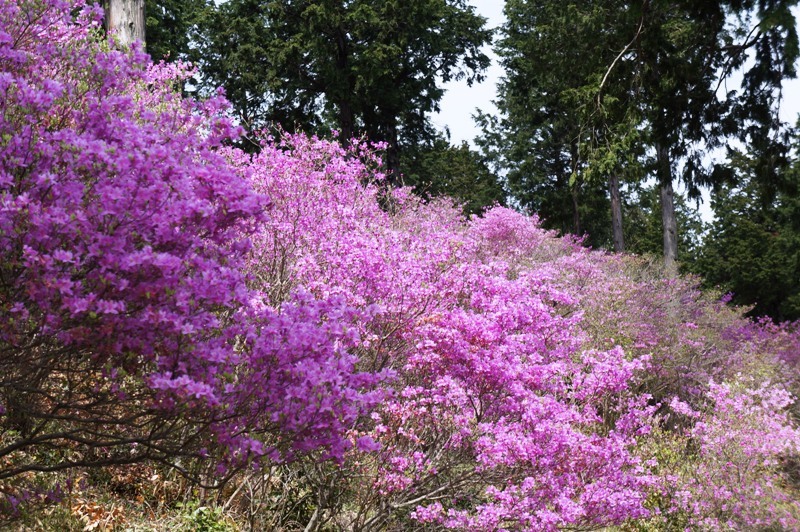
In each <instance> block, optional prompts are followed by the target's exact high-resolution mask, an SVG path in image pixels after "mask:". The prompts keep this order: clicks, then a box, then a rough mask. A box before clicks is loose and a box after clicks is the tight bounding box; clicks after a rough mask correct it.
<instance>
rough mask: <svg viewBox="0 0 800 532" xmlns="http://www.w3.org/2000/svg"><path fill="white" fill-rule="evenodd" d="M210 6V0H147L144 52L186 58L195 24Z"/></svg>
mask: <svg viewBox="0 0 800 532" xmlns="http://www.w3.org/2000/svg"><path fill="white" fill-rule="evenodd" d="M211 6H213V2H211V1H210V0H156V1H151V0H148V1H146V2H145V5H144V8H145V22H146V31H145V38H146V39H147V53H149V54H150V56H151V57H152V58H153V60H154V61H159V60H161V59H167V60H169V61H174V60H176V59H187V58H188V57H189V55H190V50H191V45H192V41H193V39H197V28H198V25H199V24H200V23H201V22H202V20H203V16H204V15H205V14H207V12H208V10H209V9H210V8H211Z"/></svg>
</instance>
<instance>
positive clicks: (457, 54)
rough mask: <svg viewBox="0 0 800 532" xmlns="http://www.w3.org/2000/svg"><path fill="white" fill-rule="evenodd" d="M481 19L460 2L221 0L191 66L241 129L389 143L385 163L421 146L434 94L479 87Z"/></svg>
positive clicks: (395, 164) (395, 163)
mask: <svg viewBox="0 0 800 532" xmlns="http://www.w3.org/2000/svg"><path fill="white" fill-rule="evenodd" d="M490 38H491V32H490V30H488V29H486V28H485V19H484V18H483V17H481V16H479V15H477V14H476V13H475V9H474V7H472V6H470V5H469V4H467V2H466V1H464V0H388V1H383V0H381V1H376V0H356V1H341V0H333V1H331V0H328V1H309V0H303V1H299V2H297V1H292V2H290V1H276V0H272V1H267V0H262V1H255V0H230V1H228V2H225V3H223V4H221V5H220V6H218V7H217V9H216V10H215V11H214V12H213V14H211V15H210V16H209V17H208V19H207V20H206V25H205V27H204V34H203V40H202V42H201V45H200V47H199V55H198V56H197V60H198V64H199V65H200V67H201V69H202V73H203V76H204V80H203V83H204V84H205V86H207V87H213V86H216V85H220V86H222V87H224V88H225V90H226V93H227V95H228V97H229V98H230V100H231V102H232V103H233V105H234V107H235V109H236V111H237V114H238V115H239V117H240V118H241V120H242V122H243V123H244V124H245V125H246V126H247V127H248V128H250V129H255V128H259V127H264V126H279V127H280V128H282V129H283V130H284V131H289V132H291V131H305V132H311V133H313V132H324V131H327V130H329V129H336V130H338V132H339V135H340V138H341V139H342V140H343V141H344V142H348V141H349V139H351V138H352V137H357V136H361V135H364V136H366V137H367V138H369V139H370V140H371V141H374V142H385V143H387V149H386V164H387V166H388V168H389V170H390V172H391V173H397V172H398V170H399V168H400V153H401V152H402V151H403V150H404V149H406V148H414V147H416V146H420V145H421V144H423V143H424V142H425V141H428V140H430V139H431V138H432V137H433V136H434V135H435V133H434V130H433V128H432V126H431V123H430V118H429V115H430V113H431V112H433V111H435V110H437V109H438V105H439V101H440V100H441V97H442V94H443V89H442V88H441V85H442V83H444V82H447V81H449V80H451V79H466V80H467V81H468V82H469V83H471V82H472V81H476V80H480V79H481V77H482V73H483V71H484V69H485V68H486V67H487V66H488V64H489V59H488V57H487V56H486V55H485V54H484V53H483V52H482V51H481V46H483V45H484V44H487V43H488V42H489V41H490Z"/></svg>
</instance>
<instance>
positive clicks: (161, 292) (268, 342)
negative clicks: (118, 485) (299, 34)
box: [0, 0, 383, 506]
mask: <svg viewBox="0 0 800 532" xmlns="http://www.w3.org/2000/svg"><path fill="white" fill-rule="evenodd" d="M76 13H77V16H76V15H75V14H76ZM99 17H100V13H99V10H98V9H97V8H96V7H92V6H88V5H86V4H84V3H83V2H63V1H58V0H47V1H30V2H16V1H6V0H3V1H0V72H1V73H0V111H1V112H0V253H2V260H0V464H2V465H0V480H2V479H7V478H12V477H18V476H20V475H22V474H24V473H26V472H33V471H38V472H53V471H59V470H63V469H69V468H73V467H76V466H103V465H110V464H120V463H123V464H124V463H133V462H138V461H144V460H148V461H160V462H163V463H166V464H169V465H170V466H172V467H176V468H179V469H180V470H181V471H182V472H183V473H184V474H186V475H189V476H203V478H204V479H205V481H206V483H208V484H214V483H215V481H216V480H218V479H224V478H225V477H226V475H227V474H228V473H230V472H231V471H234V470H236V469H237V468H239V467H241V466H243V465H245V464H246V463H248V462H249V461H251V460H259V459H263V460H267V461H276V460H287V459H290V458H292V457H293V456H294V455H296V454H298V453H301V454H302V453H309V452H312V451H315V450H318V449H321V451H320V452H321V453H322V455H323V456H324V457H332V458H336V459H341V457H342V456H343V454H344V452H345V450H346V449H348V448H349V446H350V440H349V439H348V438H347V431H349V430H350V429H351V428H352V425H353V423H354V422H355V420H357V419H358V418H359V417H360V416H362V415H363V414H364V413H366V412H368V411H369V410H370V408H371V407H372V406H373V405H374V404H375V403H376V402H377V401H378V400H379V399H380V397H381V395H380V393H378V392H377V391H376V388H375V386H376V384H377V383H378V382H379V381H380V380H381V379H382V378H383V375H381V374H379V373H378V372H371V373H364V372H359V371H357V370H356V369H355V365H356V362H357V360H356V359H357V357H356V355H355V354H354V353H353V350H354V349H355V348H356V346H357V345H358V344H359V338H358V329H357V327H355V326H354V325H353V324H354V323H360V322H362V321H364V320H365V319H367V318H368V316H369V312H367V311H364V310H360V309H357V308H354V307H352V306H351V305H348V304H347V302H345V301H344V300H343V299H342V298H341V297H330V298H317V299H315V298H313V297H309V296H307V295H303V293H302V292H301V291H297V292H296V293H295V294H293V295H292V296H291V297H289V298H287V299H286V300H285V301H283V302H282V304H281V305H279V306H271V305H269V304H267V303H265V300H266V299H267V296H266V295H265V294H262V293H261V292H260V291H257V290H254V289H252V288H251V287H250V286H249V285H248V282H249V276H248V275H247V274H246V269H245V268H244V260H243V256H244V254H245V253H246V251H247V250H248V249H249V247H250V245H251V244H250V241H249V238H248V235H249V234H251V233H252V231H253V229H254V227H255V226H256V224H258V223H259V222H260V221H261V220H263V219H265V216H266V212H267V211H268V207H269V198H268V196H266V195H263V194H258V193H255V192H254V191H253V188H252V187H251V185H250V182H249V180H247V179H242V176H241V173H240V169H238V168H234V167H232V166H231V165H230V164H229V162H228V160H227V158H226V148H223V146H222V141H223V140H224V139H226V138H229V137H230V136H231V135H233V134H235V133H236V128H235V127H234V126H233V125H232V123H231V122H230V120H229V119H227V118H226V117H225V109H226V104H225V101H224V99H222V98H214V99H211V100H208V101H205V102H201V103H198V102H194V101H191V100H187V99H183V98H182V97H181V96H180V95H179V94H178V93H177V92H176V91H175V90H174V89H173V88H172V87H173V85H174V83H175V81H176V79H180V77H181V76H183V75H185V72H186V69H185V68H184V67H183V66H180V65H179V66H177V67H170V66H165V65H151V64H150V63H149V59H148V57H147V56H146V55H144V54H143V53H142V52H141V51H140V50H138V49H137V48H134V49H133V50H131V51H128V52H122V51H117V50H113V49H111V48H110V47H109V46H108V45H107V44H106V43H105V42H102V41H100V40H97V39H96V38H95V37H94V35H95V33H96V29H97V28H98V27H99V26H98V25H99V20H100V19H99ZM23 476H24V475H23ZM13 500H19V497H17V498H16V499H11V498H9V501H12V502H13ZM11 506H13V504H11Z"/></svg>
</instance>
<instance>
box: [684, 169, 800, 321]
mask: <svg viewBox="0 0 800 532" xmlns="http://www.w3.org/2000/svg"><path fill="white" fill-rule="evenodd" d="M733 162H734V165H735V168H736V170H737V173H738V175H739V179H740V185H739V186H735V187H734V186H726V187H723V188H722V189H721V191H720V193H719V194H717V195H716V197H715V199H714V201H713V208H714V214H715V223H714V224H713V226H712V228H711V231H710V232H709V234H708V236H707V237H706V239H705V240H704V243H703V249H702V255H701V257H700V259H699V261H698V263H697V265H696V267H695V269H696V271H697V272H698V273H700V274H701V275H702V276H703V277H704V278H705V283H706V284H707V285H708V286H720V287H721V288H722V289H723V290H725V291H729V292H732V293H733V294H734V296H733V301H734V302H735V303H737V304H740V305H748V306H752V310H751V311H750V314H751V315H753V316H769V317H771V318H772V319H774V320H778V321H782V320H796V319H800V197H798V194H797V190H798V184H800V162H798V161H795V163H794V166H793V167H792V168H791V170H789V171H787V172H784V173H783V175H782V183H781V186H780V187H779V188H778V189H773V188H772V187H770V186H766V185H765V184H764V182H763V181H759V180H758V179H757V177H756V171H757V165H758V161H757V160H756V159H754V158H753V157H745V156H742V155H741V154H735V155H734V157H733Z"/></svg>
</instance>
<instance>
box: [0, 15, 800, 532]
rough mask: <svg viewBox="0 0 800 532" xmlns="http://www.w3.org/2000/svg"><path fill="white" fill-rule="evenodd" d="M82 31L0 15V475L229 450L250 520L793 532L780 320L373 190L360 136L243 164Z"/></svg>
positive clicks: (138, 56)
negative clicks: (244, 485) (756, 319)
mask: <svg viewBox="0 0 800 532" xmlns="http://www.w3.org/2000/svg"><path fill="white" fill-rule="evenodd" d="M76 13H77V16H75V14H76ZM98 17H99V13H98V11H97V10H96V8H92V7H88V6H86V5H85V4H84V3H82V2H75V1H72V2H65V1H59V0H46V1H31V2H14V1H8V0H0V66H2V74H0V93H1V94H2V98H0V109H2V116H0V187H2V188H0V250H1V252H2V254H3V257H2V261H0V281H1V282H0V309H1V310H2V312H0V366H1V367H2V371H0V481H2V480H3V479H16V478H20V477H23V476H25V475H24V474H26V473H30V472H34V471H36V472H50V471H58V470H60V469H68V468H72V467H81V466H86V467H88V466H95V467H97V466H103V465H106V464H115V463H133V462H137V461H158V462H162V463H165V464H167V465H169V466H170V467H173V468H177V469H178V470H179V471H181V472H182V473H183V474H185V475H187V476H190V477H193V478H195V479H196V480H200V481H202V482H203V483H204V484H207V485H208V484H211V485H213V484H215V483H221V482H224V481H226V480H230V479H232V480H231V481H232V482H236V481H237V478H239V477H237V476H236V475H237V472H239V471H241V470H242V468H244V467H246V466H252V468H251V469H250V472H249V473H248V474H250V475H255V474H258V471H259V470H263V471H264V473H263V474H264V475H265V477H264V478H268V479H269V481H268V482H266V481H265V482H264V484H265V485H268V486H278V485H279V484H281V485H283V486H284V488H282V489H283V490H284V491H283V492H281V493H280V494H272V497H271V498H270V497H267V498H266V499H267V500H278V499H283V498H286V497H288V498H291V497H297V498H298V499H297V500H291V501H289V502H288V503H287V502H286V501H284V502H282V503H281V506H280V507H281V508H293V510H292V511H291V512H289V511H288V510H287V512H286V513H285V514H279V515H270V516H268V517H264V518H263V522H265V523H267V522H268V523H269V527H272V528H279V527H290V526H297V523H302V525H301V526H302V527H305V528H306V529H308V530H316V529H320V528H321V527H323V526H329V527H334V528H341V529H354V530H366V529H370V530H373V529H429V530H441V529H453V530H486V531H490V530H491V531H495V530H498V531H499V530H557V529H562V528H581V529H589V528H601V527H620V528H623V529H636V528H639V529H648V528H650V529H663V528H670V527H671V528H677V527H690V528H691V527H695V528H703V529H748V528H749V529H752V528H755V527H770V526H772V527H783V528H787V529H791V528H796V527H798V526H800V521H799V519H800V507H799V506H798V503H797V500H798V496H797V486H796V485H794V484H793V483H792V480H791V476H790V474H789V473H790V472H791V468H792V464H794V463H796V460H797V459H798V456H799V455H800V432H798V429H797V424H796V418H794V417H793V415H792V414H791V408H792V405H793V403H794V397H795V395H794V394H793V391H794V390H797V382H796V380H795V375H796V373H797V368H796V364H797V352H798V351H797V346H798V345H800V335H798V332H797V329H796V328H795V327H792V326H773V325H771V324H766V323H752V322H749V321H747V320H744V319H743V318H742V317H741V316H740V313H739V312H738V311H736V310H734V309H729V308H728V307H726V306H725V305H724V304H722V303H721V302H720V301H718V300H717V298H716V297H714V296H711V295H708V294H703V293H701V292H699V291H698V290H697V289H696V287H695V285H696V283H695V281H694V280H692V279H690V278H678V279H672V278H665V277H664V276H663V275H662V274H661V272H660V271H658V269H657V268H654V267H652V266H651V265H647V264H646V263H645V261H644V260H642V259H637V258H633V257H624V256H613V255H608V254H603V253H599V252H594V251H590V250H587V249H585V248H583V247H582V246H581V244H580V242H579V241H578V240H576V239H574V238H559V237H557V236H556V235H554V234H552V233H549V232H547V231H544V230H543V229H541V227H540V225H539V223H538V220H537V219H536V218H535V217H525V216H523V215H520V214H519V213H516V212H514V211H512V210H509V209H505V208H499V207H498V208H494V209H491V210H489V211H488V212H487V213H486V214H485V215H484V216H483V217H481V218H473V219H471V220H465V219H464V218H463V217H462V216H461V215H460V214H459V210H458V209H457V207H454V206H452V205H450V204H448V203H447V202H445V201H436V202H430V203H424V202H422V201H421V200H419V199H417V198H415V197H413V196H411V195H410V194H409V193H408V191H407V190H403V189H401V190H394V191H390V190H387V186H386V183H385V180H384V178H383V176H382V175H381V173H380V166H381V163H380V160H379V159H378V158H377V157H376V156H375V151H374V150H375V147H373V146H370V145H369V143H368V142H366V141H363V140H354V141H353V142H352V143H351V144H350V147H349V148H346V149H345V148H343V147H342V146H341V145H339V144H338V143H336V142H332V141H325V140H320V139H316V138H308V137H304V136H299V135H297V136H291V135H287V136H285V137H283V138H279V139H270V138H266V139H264V141H263V144H262V147H261V151H260V152H259V153H258V154H257V155H248V154H246V153H243V152H242V151H240V150H237V149H235V148H233V147H231V146H230V145H226V144H225V140H226V139H228V138H230V137H231V136H233V135H235V134H236V133H237V128H236V127H234V126H233V124H232V123H231V122H230V121H229V120H228V119H227V118H226V114H225V110H226V106H225V102H224V99H223V98H221V97H218V98H213V99H211V100H208V101H206V102H194V101H191V100H185V99H183V98H181V97H180V96H179V95H178V94H177V93H176V92H175V91H174V90H173V88H172V87H173V85H174V84H175V82H176V81H177V80H180V79H181V78H182V77H185V76H186V75H187V73H188V72H189V67H187V66H185V65H177V66H166V65H152V64H150V63H149V62H148V59H147V58H146V56H145V55H144V54H142V53H141V52H140V51H139V50H138V49H137V48H135V47H134V49H133V50H131V51H126V52H121V51H116V50H113V49H112V48H111V47H110V46H109V45H108V44H107V43H105V42H102V41H99V40H96V39H95V38H94V34H95V33H96V28H97V27H98V20H99V19H98ZM53 456H56V458H53ZM276 471H280V472H281V473H276ZM23 488H24V489H23ZM0 489H3V490H4V493H5V494H6V504H5V505H4V506H3V510H5V511H6V512H7V513H8V512H13V511H14V510H15V509H16V507H17V506H18V505H19V503H20V500H22V499H23V498H24V497H28V498H29V499H31V498H33V497H34V496H35V495H36V493H37V492H36V491H35V489H34V488H33V487H30V486H27V487H25V486H23V485H22V484H19V485H18V486H16V487H13V488H7V487H5V485H3V486H0ZM276 489H277V488H276ZM32 494H33V495H32ZM51 498H52V497H51ZM309 501H313V502H309ZM295 503H296V504H295ZM261 511H262V512H263V513H265V514H269V513H270V512H273V513H275V512H278V510H276V509H275V508H271V507H264V508H262V509H261ZM265 528H266V525H265Z"/></svg>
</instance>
